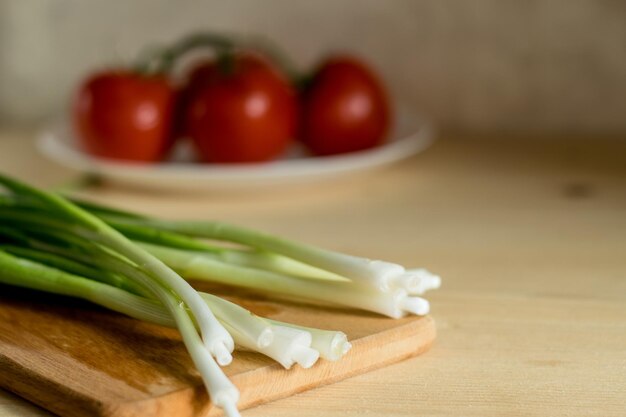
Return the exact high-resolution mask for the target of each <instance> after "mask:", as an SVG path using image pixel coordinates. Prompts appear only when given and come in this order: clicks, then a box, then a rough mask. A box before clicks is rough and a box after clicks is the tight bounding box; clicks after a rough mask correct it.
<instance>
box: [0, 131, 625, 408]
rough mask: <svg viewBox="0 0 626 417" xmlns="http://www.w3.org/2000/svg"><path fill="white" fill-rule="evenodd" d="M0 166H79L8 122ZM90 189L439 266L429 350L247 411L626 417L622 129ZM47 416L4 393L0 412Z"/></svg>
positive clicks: (42, 178) (171, 212) (22, 171)
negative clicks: (262, 181)
mask: <svg viewBox="0 0 626 417" xmlns="http://www.w3.org/2000/svg"><path fill="white" fill-rule="evenodd" d="M622 139H623V138H622ZM0 169H1V170H2V171H4V172H8V173H11V174H15V175H18V176H20V177H21V178H23V179H26V180H30V181H32V182H34V183H36V184H38V185H43V186H58V185H60V184H63V183H67V182H68V181H69V180H71V179H72V178H74V175H73V174H72V173H71V172H70V171H67V170H65V169H62V168H59V167H58V166H55V165H54V164H52V163H49V162H46V161H44V160H43V159H41V158H40V157H39V156H37V155H36V154H35V152H34V151H33V145H32V141H31V135H28V134H23V133H21V134H20V133H15V132H4V133H1V134H0ZM84 194H85V195H87V196H89V197H93V198H95V199H98V200H100V201H104V202H109V203H112V204H117V205H120V206H123V207H127V208H131V209H137V210H142V211H145V212H149V213H153V214H159V215H162V216H176V217H205V218H210V217H212V218H220V219H223V220H228V221H231V222H237V223H240V224H244V225H248V226H253V227H256V228H260V229H264V230H267V231H271V232H274V233H277V234H283V235H286V236H289V237H292V238H296V239H300V240H303V241H307V242H310V243H314V244H319V245H322V246H326V247H329V248H334V249H338V250H342V251H346V252H351V253H355V254H358V255H364V256H370V257H378V258H382V259H389V260H392V261H397V262H400V263H402V264H405V265H407V266H424V267H427V268H429V269H431V270H433V271H436V272H438V273H440V274H441V276H442V277H443V280H444V281H443V283H444V285H443V287H442V288H441V289H440V290H439V291H438V292H436V293H433V294H431V295H430V297H429V298H430V300H431V303H432V315H433V317H434V318H435V320H436V322H437V325H438V331H439V336H438V340H437V342H436V343H435V346H434V347H433V348H432V350H431V351H430V352H428V353H427V354H425V355H423V356H420V357H417V358H415V359H411V360H407V361H405V362H401V363H398V364H396V365H392V366H389V367H387V368H384V369H381V370H378V371H374V372H371V373H368V374H365V375H360V376H357V377H354V378H351V379H349V380H346V381H343V382H340V383H336V384H333V385H329V386H325V387H321V388H318V389H314V390H311V391H308V392H305V393H302V394H299V395H296V396H293V397H291V398H287V399H283V400H280V401H276V402H274V403H271V404H267V405H263V406H260V407H257V408H254V409H251V410H247V411H244V412H243V415H244V416H246V417H254V416H274V417H279V416H284V417H287V416H289V417H291V416H293V415H298V417H308V416H316V417H317V416H320V415H322V416H355V417H356V416H358V417H362V416H364V415H370V416H418V415H419V416H435V415H436V416H460V415H463V416H502V415H515V416H546V415H551V416H553V415H562V416H594V415H597V416H624V415H626V141H624V140H621V141H620V140H619V138H613V139H610V138H604V139H603V138H590V137H587V138H568V137H563V138H546V139H544V140H541V141H540V140H530V139H527V138H516V139H511V138H498V137H494V138H491V139H486V138H462V137H457V136H454V135H448V137H446V138H444V139H440V140H439V141H438V142H437V143H436V144H435V145H434V146H433V147H432V148H431V149H429V150H427V151H426V152H425V153H423V154H421V155H419V156H417V157H415V158H413V159H411V160H408V161H406V162H403V163H400V164H398V165H396V166H394V167H391V168H388V169H385V170H383V171H379V172H377V173H375V174H372V175H366V176H365V175H364V176H361V177H358V178H351V179H343V180H339V181H333V182H331V183H323V184H317V185H310V186H306V187H301V188H287V189H278V190H271V191H258V192H253V193H248V194H247V195H239V194H223V193H222V194H214V193H204V194H203V195H195V196H175V197H173V196H167V195H158V194H155V193H150V192H141V191H133V190H129V189H123V188H120V187H114V186H107V185H103V186H99V187H98V188H92V189H89V190H87V191H86V192H84ZM49 415H50V414H49V413H47V412H45V411H43V410H40V409H38V408H37V407H35V406H32V405H31V404H29V403H27V402H25V401H23V400H21V399H20V398H17V397H15V396H14V395H12V394H10V393H8V392H2V391H0V417H9V416H10V417H25V416H49Z"/></svg>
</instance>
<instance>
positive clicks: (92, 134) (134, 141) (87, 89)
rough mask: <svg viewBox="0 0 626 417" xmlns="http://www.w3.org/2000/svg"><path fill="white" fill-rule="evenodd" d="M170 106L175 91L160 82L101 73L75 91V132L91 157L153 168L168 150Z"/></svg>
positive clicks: (126, 73)
mask: <svg viewBox="0 0 626 417" xmlns="http://www.w3.org/2000/svg"><path fill="white" fill-rule="evenodd" d="M174 102H175V93H174V89H173V88H172V86H171V85H170V83H169V81H168V80H167V79H166V78H165V77H162V76H142V75H139V74H135V73H133V72H130V71H124V70H120V71H107V72H102V73H98V74H94V75H93V76H92V77H90V78H89V79H87V80H86V81H85V83H84V84H83V85H82V86H81V87H80V89H79V91H78V95H77V97H76V101H75V103H74V114H73V115H74V127H75V129H76V132H77V133H78V136H79V138H80V140H81V143H82V144H83V146H84V147H85V149H86V150H87V151H88V152H89V153H91V154H93V155H96V156H100V157H105V158H112V159H123V160H130V161H141V162H155V161H159V160H162V159H163V158H164V157H165V155H166V153H167V151H168V150H169V149H170V147H171V144H172V134H171V133H172V132H171V128H172V112H173V110H174V104H175V103H174Z"/></svg>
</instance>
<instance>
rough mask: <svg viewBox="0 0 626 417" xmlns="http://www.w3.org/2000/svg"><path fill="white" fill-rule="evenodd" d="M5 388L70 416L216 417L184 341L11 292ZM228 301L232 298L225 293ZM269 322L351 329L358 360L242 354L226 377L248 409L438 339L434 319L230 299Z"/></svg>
mask: <svg viewBox="0 0 626 417" xmlns="http://www.w3.org/2000/svg"><path fill="white" fill-rule="evenodd" d="M2 291H3V294H2V296H0V386H3V387H5V388H7V389H9V390H11V391H13V392H15V393H17V394H19V395H21V396H23V397H24V398H27V399H29V400H31V401H33V402H36V403H37V404H39V405H41V406H43V407H44V408H46V409H49V410H51V411H54V412H56V413H58V414H60V415H61V416H67V417H80V416H85V415H90V416H102V417H142V416H151V417H168V416H172V415H176V416H178V417H197V416H205V415H208V416H212V415H217V414H219V410H218V409H217V408H214V407H212V406H211V404H210V402H209V400H208V397H207V395H206V393H205V392H204V389H203V388H202V382H201V380H200V378H199V375H198V373H197V371H196V370H195V369H194V366H193V364H192V363H191V361H190V358H189V357H188V355H187V352H186V350H185V348H184V346H183V344H182V341H181V340H180V337H179V334H178V333H177V332H176V331H175V330H173V329H168V328H163V327H160V326H155V325H150V324H146V323H141V322H138V321H135V320H132V319H129V318H127V317H124V316H122V315H119V314H115V313H111V312H108V311H105V310H102V309H100V308H97V307H94V306H91V305H89V304H87V303H83V302H80V301H75V300H70V299H65V298H62V297H53V298H52V299H49V297H47V296H46V295H43V294H39V293H33V292H31V291H25V290H15V289H10V288H7V287H2ZM225 295H226V296H228V294H225ZM229 298H231V299H232V300H233V301H235V302H238V303H239V304H242V305H245V306H246V308H248V309H250V310H251V311H253V312H255V313H257V314H262V315H264V316H266V317H269V318H273V319H277V320H283V321H290V322H293V323H297V324H303V325H309V326H313V325H314V326H316V327H319V328H327V329H332V328H337V329H342V330H345V332H346V333H347V334H348V337H349V340H351V341H352V343H353V349H352V351H351V352H350V353H349V354H348V355H347V356H346V357H344V358H343V359H342V360H341V361H338V362H328V361H319V362H318V364H316V365H315V366H314V367H312V368H310V369H306V370H304V369H299V368H298V367H297V366H296V367H294V368H293V369H290V370H285V369H283V368H282V367H281V366H280V365H279V364H277V363H275V362H273V361H271V360H269V359H268V358H266V357H263V356H262V355H260V354H257V353H254V352H236V355H235V360H234V362H233V363H232V364H231V365H229V366H228V367H227V368H226V369H225V371H226V373H227V375H228V376H229V377H230V378H231V380H232V381H233V383H234V384H235V385H236V386H237V387H238V388H239V389H240V391H241V394H242V395H241V399H240V401H239V406H240V408H242V409H243V408H247V407H250V406H252V405H256V404H260V403H264V402H268V401H271V400H274V399H277V398H281V397H285V396H287V395H291V394H294V393H296V392H300V391H304V390H306V389H310V388H313V387H315V386H318V385H321V384H328V383H331V382H334V381H338V380H341V379H344V378H347V377H349V376H352V375H356V374H358V373H362V372H366V371H369V370H371V369H374V368H378V367H381V366H383V365H386V364H389V363H392V362H396V361H398V360H400V359H404V358H407V357H410V356H415V355H417V354H419V353H422V352H423V351H425V350H426V349H428V347H430V345H431V343H432V341H433V340H434V337H435V327H434V322H433V320H432V319H431V318H429V317H425V318H407V319H403V320H391V319H385V318H383V317H380V316H376V315H374V314H367V313H362V314H361V313H358V312H354V311H348V310H342V309H332V308H330V309H320V308H318V307H315V306H305V305H297V304H285V303H282V304H279V303H275V302H270V301H263V300H250V299H241V298H233V297H229Z"/></svg>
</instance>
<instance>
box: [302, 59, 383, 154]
mask: <svg viewBox="0 0 626 417" xmlns="http://www.w3.org/2000/svg"><path fill="white" fill-rule="evenodd" d="M390 122H391V112H390V106H389V102H388V98H387V93H386V91H385V88H384V86H383V85H382V83H381V82H380V80H379V79H378V78H377V76H376V75H375V74H374V72H373V71H372V70H371V69H369V68H368V67H367V66H366V65H365V64H364V63H363V62H361V61H360V60H358V59H357V58H354V57H350V56H347V55H337V56H333V57H330V58H328V59H327V60H325V61H324V62H323V63H322V65H321V66H320V67H319V69H318V70H317V71H316V72H315V74H314V75H313V77H312V79H311V81H310V83H309V85H308V86H307V88H306V89H305V92H304V95H303V110H302V121H301V130H300V132H301V136H302V137H301V139H302V141H303V142H304V144H305V145H306V146H307V147H308V148H309V149H310V150H311V151H312V152H313V153H314V154H317V155H334V154H342V153H347V152H354V151H360V150H364V149H369V148H373V147H375V146H378V145H380V144H382V143H383V142H384V140H385V139H386V135H387V133H388V130H389V126H390Z"/></svg>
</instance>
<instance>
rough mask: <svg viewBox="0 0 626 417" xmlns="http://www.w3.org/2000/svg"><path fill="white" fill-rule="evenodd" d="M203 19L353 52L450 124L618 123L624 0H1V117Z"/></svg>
mask: <svg viewBox="0 0 626 417" xmlns="http://www.w3.org/2000/svg"><path fill="white" fill-rule="evenodd" d="M199 28H210V29H215V30H227V31H233V32H240V33H247V34H253V33H259V34H263V35H265V36H268V37H270V38H272V39H274V40H275V41H277V42H278V43H280V44H281V45H283V46H284V48H285V49H286V50H287V51H289V52H290V53H291V54H292V56H293V57H294V59H295V60H296V62H298V63H299V64H301V65H302V66H306V65H311V64H313V63H315V61H316V60H317V59H318V58H319V57H320V56H321V55H322V54H324V53H325V52H327V51H331V50H350V51H354V52H355V53H358V54H360V55H362V56H364V57H365V58H367V59H368V60H369V61H370V62H371V63H372V64H373V65H374V66H375V67H376V68H377V69H378V70H379V71H380V72H381V73H382V74H383V76H384V78H385V80H386V81H387V83H388V84H389V86H390V88H391V89H392V91H393V92H394V93H395V94H396V96H397V97H399V98H400V99H402V100H404V101H406V102H408V103H410V104H411V105H412V106H414V107H416V108H418V109H419V110H421V111H423V112H424V113H426V114H428V115H430V116H431V117H432V118H434V119H435V120H437V121H438V123H439V124H440V125H441V126H443V127H444V128H448V129H456V130H468V131H515V132H541V133H549V132H580V133H584V132H591V131H593V132H626V1H622V0H394V1H382V0H318V1H294V0H264V1H253V0H237V1H213V0H206V1H192V0H180V1H165V0H134V1H122V0H115V1H105V0H0V121H1V122H2V123H5V124H28V125H33V124H36V123H41V122H42V121H45V120H47V119H48V118H50V117H53V116H54V115H55V114H59V113H60V112H61V111H62V110H63V108H64V107H65V106H66V104H67V102H68V99H69V97H70V95H71V92H72V89H73V87H74V85H75V83H76V82H77V80H78V79H79V78H80V77H81V75H83V74H84V73H85V72H86V71H87V70H88V69H91V68H94V67H100V66H106V65H110V64H117V63H122V62H124V61H127V60H128V59H130V57H132V56H134V55H135V54H136V53H137V52H139V51H140V50H141V49H142V47H144V46H145V45H146V44H149V43H150V42H153V41H157V42H161V41H163V42H166V41H171V40H173V39H175V38H176V37H177V36H179V35H181V34H183V33H185V32H187V31H189V30H193V29H199Z"/></svg>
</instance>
